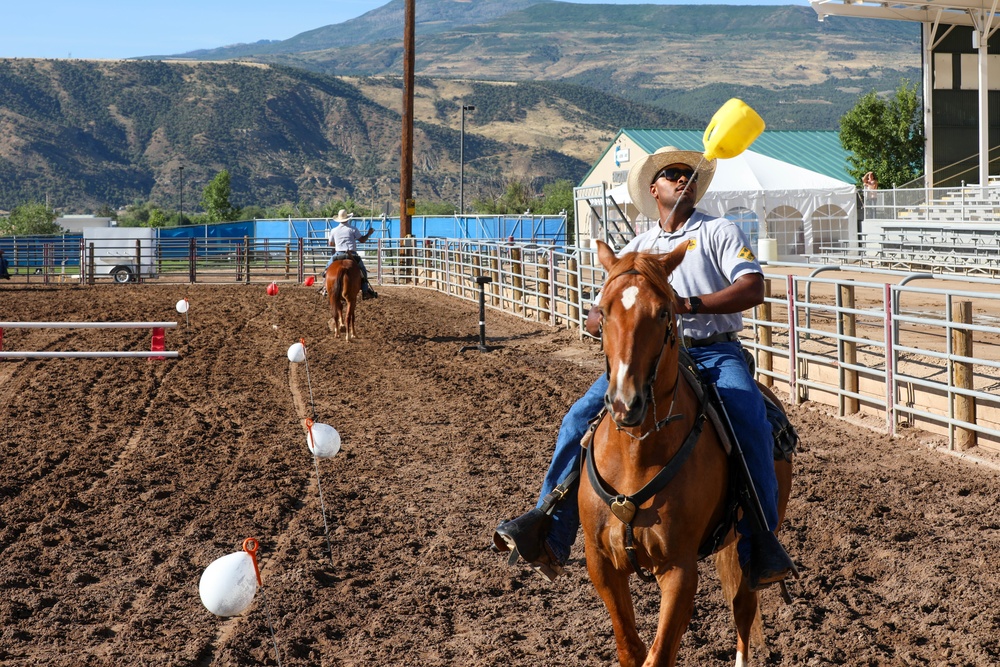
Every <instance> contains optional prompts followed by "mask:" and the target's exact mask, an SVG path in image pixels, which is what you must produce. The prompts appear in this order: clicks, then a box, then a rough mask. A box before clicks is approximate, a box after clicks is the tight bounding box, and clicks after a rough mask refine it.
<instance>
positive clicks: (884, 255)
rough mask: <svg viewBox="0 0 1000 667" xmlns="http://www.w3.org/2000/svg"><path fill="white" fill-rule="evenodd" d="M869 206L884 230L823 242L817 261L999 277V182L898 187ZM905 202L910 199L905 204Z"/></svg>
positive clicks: (868, 210) (879, 194) (868, 211)
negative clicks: (937, 188)
mask: <svg viewBox="0 0 1000 667" xmlns="http://www.w3.org/2000/svg"><path fill="white" fill-rule="evenodd" d="M869 195H877V198H875V199H874V201H873V200H869V201H868V202H867V205H866V207H865V210H866V215H867V217H868V218H869V219H872V218H876V219H877V220H878V226H879V227H880V228H881V231H879V232H878V233H868V234H861V235H860V237H859V238H858V240H857V241H853V240H852V241H842V242H840V243H837V244H830V245H824V246H823V247H822V248H821V249H820V252H819V253H818V254H816V255H812V256H811V257H810V259H811V260H812V261H819V262H823V263H831V264H832V263H846V264H855V265H861V266H868V267H871V268H883V269H894V270H902V271H918V272H931V273H953V274H966V275H988V276H993V277H996V276H1000V186H998V183H996V182H991V183H990V186H989V187H987V188H986V189H985V191H984V190H983V188H980V187H979V186H964V187H961V188H948V189H940V190H932V191H926V190H896V191H878V192H877V193H866V199H867V198H868V196H869ZM902 202H905V204H904V203H902Z"/></svg>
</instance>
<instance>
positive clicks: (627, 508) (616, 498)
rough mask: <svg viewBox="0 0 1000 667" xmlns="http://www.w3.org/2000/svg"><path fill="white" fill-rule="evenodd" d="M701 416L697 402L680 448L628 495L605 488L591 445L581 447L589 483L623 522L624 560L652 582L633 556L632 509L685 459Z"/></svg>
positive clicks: (666, 481) (702, 420) (666, 480)
mask: <svg viewBox="0 0 1000 667" xmlns="http://www.w3.org/2000/svg"><path fill="white" fill-rule="evenodd" d="M677 417H678V418H680V415H677ZM705 417H706V416H705V405H704V403H701V404H700V405H699V410H698V416H697V417H696V418H695V420H694V425H693V426H692V427H691V431H690V432H689V433H688V435H687V437H686V438H685V439H684V444H682V445H681V446H680V449H678V450H677V451H676V452H675V453H674V455H673V456H672V457H671V458H670V460H669V461H668V462H667V464H666V465H665V466H663V468H662V469H661V470H660V472H658V473H656V476H655V477H653V479H651V480H649V481H648V482H646V484H645V486H643V487H642V488H641V489H639V490H638V491H637V492H635V493H633V494H632V495H625V494H623V493H618V492H617V491H616V490H615V489H614V488H610V487H608V486H607V485H606V484H605V482H604V480H603V479H601V475H600V473H598V472H597V464H596V463H595V461H594V455H593V453H592V452H591V451H590V449H591V448H590V447H585V448H584V450H583V457H584V459H585V464H586V466H587V477H588V478H589V479H590V486H591V487H592V488H593V489H594V492H595V493H596V494H597V496H598V497H599V498H600V499H601V500H603V501H604V502H605V503H606V504H607V505H608V506H609V507H610V508H611V513H612V514H614V515H615V516H616V517H618V519H619V520H620V521H621V522H622V523H624V524H625V552H626V553H627V554H628V560H629V563H631V564H632V569H633V570H634V571H635V573H636V574H637V575H638V576H639V578H640V579H642V580H643V581H655V580H656V577H654V576H653V575H652V574H650V573H648V572H646V571H645V570H643V569H642V567H641V566H640V565H639V560H638V558H637V557H636V555H635V535H634V531H633V526H632V524H633V522H634V520H635V515H636V512H637V511H638V508H639V506H640V505H642V504H643V503H644V502H646V501H647V500H649V499H650V498H652V497H653V496H655V495H656V494H657V493H659V492H660V491H662V490H663V489H664V488H666V486H667V484H669V483H670V480H672V479H673V478H674V477H675V476H676V475H677V473H678V471H680V469H681V467H682V466H683V465H684V463H685V461H687V459H688V456H690V455H691V452H692V451H693V450H694V446H695V445H696V444H697V443H698V439H699V438H701V430H702V428H703V427H704V425H705ZM598 423H599V420H598V421H595V422H594V424H595V426H594V428H596V425H597V424H598Z"/></svg>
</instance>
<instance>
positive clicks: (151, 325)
mask: <svg viewBox="0 0 1000 667" xmlns="http://www.w3.org/2000/svg"><path fill="white" fill-rule="evenodd" d="M176 326H177V322H0V359H98V358H129V357H131V358H139V357H145V358H149V359H165V358H167V357H170V358H172V359H176V358H177V357H178V356H179V354H178V353H177V352H168V351H166V350H163V349H160V348H158V347H157V345H160V346H162V343H163V329H172V328H174V327H176ZM4 329H152V330H153V341H154V345H153V350H152V351H149V352H146V351H124V350H108V351H88V352H6V351H4V349H3V331H4ZM157 330H159V331H157ZM157 339H159V340H158V341H157Z"/></svg>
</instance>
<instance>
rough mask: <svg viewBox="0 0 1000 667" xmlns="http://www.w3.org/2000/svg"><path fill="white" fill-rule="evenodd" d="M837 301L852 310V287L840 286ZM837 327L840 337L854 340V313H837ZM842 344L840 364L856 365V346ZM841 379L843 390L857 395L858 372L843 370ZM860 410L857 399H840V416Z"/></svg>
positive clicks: (846, 343)
mask: <svg viewBox="0 0 1000 667" xmlns="http://www.w3.org/2000/svg"><path fill="white" fill-rule="evenodd" d="M838 289H839V290H840V294H839V297H840V298H839V300H840V307H841V308H848V309H852V310H853V309H854V302H855V301H854V285H840V286H839V288H838ZM839 315H840V317H839V322H838V324H839V326H838V328H839V329H840V335H841V336H845V337H849V338H856V337H857V334H858V327H857V319H858V318H857V316H856V315H855V314H854V313H844V312H841V313H839ZM842 342H843V348H842V349H843V355H842V356H841V358H840V363H841V364H847V365H851V366H853V365H856V364H857V363H858V345H857V343H855V342H854V341H853V340H845V341H842ZM841 370H842V371H843V374H842V377H843V382H844V389H845V390H846V391H850V392H853V393H855V394H856V393H858V372H857V371H856V370H853V369H844V368H843V367H841ZM859 409H860V405H859V403H858V399H857V398H855V397H853V396H844V395H841V397H840V416H841V417H843V416H844V415H852V414H854V413H856V412H857V411H858V410H859Z"/></svg>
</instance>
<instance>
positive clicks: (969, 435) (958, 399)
mask: <svg viewBox="0 0 1000 667" xmlns="http://www.w3.org/2000/svg"><path fill="white" fill-rule="evenodd" d="M952 321H953V322H957V323H960V324H972V302H971V301H960V302H958V303H956V304H954V305H953V306H952ZM951 350H952V354H955V355H957V356H961V357H972V332H971V331H969V330H967V329H952V330H951ZM951 381H952V383H953V385H954V387H955V388H956V389H968V390H970V391H971V390H972V388H973V372H972V363H971V362H968V361H956V362H954V363H953V365H952V379H951ZM953 397H954V398H953V399H952V400H953V401H954V403H953V409H954V414H955V419H958V420H960V421H963V422H968V423H970V424H972V423H975V421H976V399H975V398H973V397H972V396H963V395H961V394H953ZM975 446H976V432H975V431H973V430H971V429H967V428H961V427H956V428H955V448H956V449H957V450H959V451H964V450H966V449H969V448H970V447H975Z"/></svg>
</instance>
